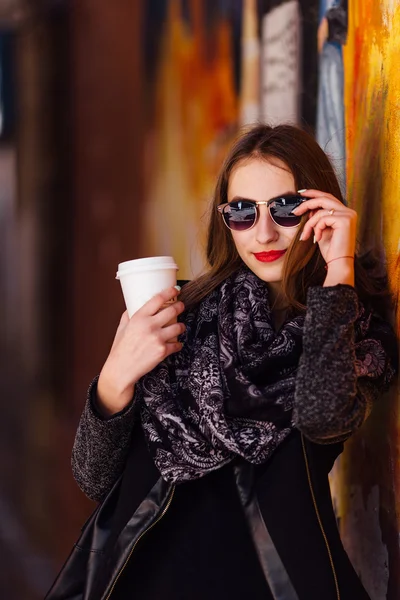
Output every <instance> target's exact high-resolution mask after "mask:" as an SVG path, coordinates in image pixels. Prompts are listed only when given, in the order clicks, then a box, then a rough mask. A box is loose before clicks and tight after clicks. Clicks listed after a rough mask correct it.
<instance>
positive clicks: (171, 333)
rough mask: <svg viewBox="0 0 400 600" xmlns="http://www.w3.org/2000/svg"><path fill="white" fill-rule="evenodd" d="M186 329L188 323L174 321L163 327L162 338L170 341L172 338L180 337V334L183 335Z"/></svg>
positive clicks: (164, 340)
mask: <svg viewBox="0 0 400 600" xmlns="http://www.w3.org/2000/svg"><path fill="white" fill-rule="evenodd" d="M185 331H186V325H185V324H184V323H173V324H172V325H168V326H167V327H163V328H162V330H161V340H162V341H163V342H168V340H172V338H176V337H178V335H182V333H184V332H185Z"/></svg>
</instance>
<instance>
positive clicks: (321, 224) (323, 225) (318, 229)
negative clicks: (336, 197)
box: [314, 218, 332, 242]
mask: <svg viewBox="0 0 400 600" xmlns="http://www.w3.org/2000/svg"><path fill="white" fill-rule="evenodd" d="M325 229H332V227H331V225H329V224H328V223H327V222H326V219H325V218H322V219H320V220H319V221H318V223H317V225H316V226H315V227H314V236H315V238H314V239H315V242H319V241H321V239H322V233H323V231H324V230H325Z"/></svg>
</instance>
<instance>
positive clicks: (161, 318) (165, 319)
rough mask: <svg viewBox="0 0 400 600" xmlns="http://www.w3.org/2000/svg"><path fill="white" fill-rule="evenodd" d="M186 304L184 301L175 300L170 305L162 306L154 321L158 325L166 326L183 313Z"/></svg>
mask: <svg viewBox="0 0 400 600" xmlns="http://www.w3.org/2000/svg"><path fill="white" fill-rule="evenodd" d="M184 310H185V305H184V304H183V302H174V304H171V305H170V306H167V307H165V308H161V309H160V311H159V312H158V313H157V314H156V315H154V317H153V323H154V325H155V326H156V327H165V325H167V324H168V323H169V322H170V321H172V320H173V319H176V317H177V316H178V315H180V314H181V313H183V311H184Z"/></svg>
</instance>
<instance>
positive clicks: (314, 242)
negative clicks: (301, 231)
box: [313, 235, 317, 244]
mask: <svg viewBox="0 0 400 600" xmlns="http://www.w3.org/2000/svg"><path fill="white" fill-rule="evenodd" d="M316 241H317V239H316V237H315V235H314V240H313V242H314V244H315V242H316Z"/></svg>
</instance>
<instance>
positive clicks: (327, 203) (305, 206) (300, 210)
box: [292, 196, 346, 216]
mask: <svg viewBox="0 0 400 600" xmlns="http://www.w3.org/2000/svg"><path fill="white" fill-rule="evenodd" d="M319 208H326V209H328V210H331V209H332V208H333V209H334V210H341V209H343V208H346V207H345V206H344V204H342V202H340V200H338V199H337V198H333V197H329V196H318V198H311V199H310V200H305V201H304V202H302V203H301V204H300V206H298V207H297V208H295V209H294V210H293V211H292V212H293V214H295V215H298V216H300V215H302V214H304V213H306V212H307V211H308V210H316V209H319Z"/></svg>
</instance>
